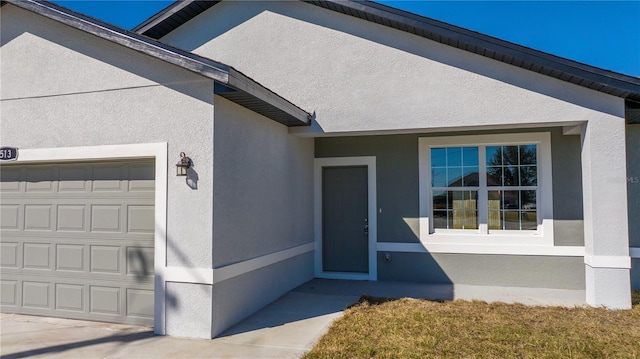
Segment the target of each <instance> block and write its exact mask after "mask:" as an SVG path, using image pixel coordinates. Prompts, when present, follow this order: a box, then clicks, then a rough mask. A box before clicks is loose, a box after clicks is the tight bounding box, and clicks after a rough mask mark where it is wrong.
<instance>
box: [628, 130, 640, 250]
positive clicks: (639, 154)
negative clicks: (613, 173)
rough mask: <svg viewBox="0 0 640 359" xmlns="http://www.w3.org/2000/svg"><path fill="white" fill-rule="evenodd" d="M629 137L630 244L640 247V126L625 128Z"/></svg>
mask: <svg viewBox="0 0 640 359" xmlns="http://www.w3.org/2000/svg"><path fill="white" fill-rule="evenodd" d="M625 132H626V137H627V196H628V202H627V204H628V207H629V209H628V210H629V243H630V244H631V247H640V221H638V217H639V216H640V124H635V125H627V126H626V127H625Z"/></svg>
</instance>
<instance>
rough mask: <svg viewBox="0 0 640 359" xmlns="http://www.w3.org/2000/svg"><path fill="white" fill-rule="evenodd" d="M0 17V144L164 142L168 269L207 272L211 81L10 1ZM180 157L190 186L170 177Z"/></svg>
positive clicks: (44, 145) (50, 145) (24, 146)
mask: <svg viewBox="0 0 640 359" xmlns="http://www.w3.org/2000/svg"><path fill="white" fill-rule="evenodd" d="M1 21H2V32H1V35H0V36H1V44H2V45H1V46H2V51H1V52H0V61H1V64H0V66H1V71H0V74H1V75H0V76H1V78H0V82H1V83H2V86H1V89H0V98H1V99H2V102H1V105H2V121H1V123H0V133H1V134H2V144H3V145H9V146H15V147H18V148H22V149H33V148H54V147H75V146H96V145H114V144H134V143H157V142H167V143H168V154H169V161H168V162H169V163H168V173H169V174H170V175H169V177H168V183H167V185H168V193H167V208H168V211H167V233H166V234H167V263H168V265H173V266H187V267H201V268H211V250H212V246H211V237H212V230H211V228H212V217H213V215H212V206H211V198H212V197H213V186H212V183H213V181H212V172H213V171H212V170H213V168H212V163H213V158H212V153H213V106H212V101H213V83H212V81H211V80H209V79H206V78H203V77H201V76H198V75H195V74H193V73H191V72H188V71H186V70H183V69H180V68H178V67H176V66H173V65H169V64H166V63H164V62H162V61H159V60H155V59H152V58H150V57H148V56H145V55H142V54H140V53H137V52H135V51H132V50H128V49H126V48H124V47H121V46H119V45H115V44H113V43H110V42H107V41H105V40H102V39H99V38H97V37H95V36H92V35H89V34H86V33H83V32H81V31H78V30H75V29H72V28H70V27H67V26H65V25H62V24H59V23H57V22H55V21H52V20H48V19H45V18H43V17H41V16H39V15H36V14H33V13H31V12H28V11H25V10H21V9H18V8H16V7H13V6H11V5H5V6H3V7H2V13H1ZM181 151H184V152H186V153H187V154H188V155H189V156H191V158H192V159H193V161H194V163H195V168H194V169H195V170H196V171H197V173H198V176H199V182H198V189H197V190H192V189H190V188H189V187H188V186H187V185H186V184H185V181H184V178H183V177H176V176H174V175H172V174H173V173H175V166H174V164H175V162H177V161H178V159H179V157H178V155H179V153H180V152H181Z"/></svg>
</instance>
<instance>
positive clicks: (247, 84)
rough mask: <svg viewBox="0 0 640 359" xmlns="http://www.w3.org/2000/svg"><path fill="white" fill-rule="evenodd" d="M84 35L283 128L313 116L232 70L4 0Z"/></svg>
mask: <svg viewBox="0 0 640 359" xmlns="http://www.w3.org/2000/svg"><path fill="white" fill-rule="evenodd" d="M5 3H10V4H12V5H13V6H16V7H19V8H21V9H24V10H28V11H31V12H34V13H36V14H39V15H42V16H44V17H46V18H48V19H51V20H55V21H57V22H60V23H62V24H65V25H67V26H70V27H72V28H75V29H78V30H81V31H83V32H85V33H89V34H92V35H95V36H97V37H99V38H102V39H105V40H107V41H110V42H112V43H115V44H118V45H121V46H124V47H126V48H129V49H132V50H134V51H137V52H140V53H143V54H146V55H148V56H151V57H153V58H156V59H160V60H162V61H164V62H167V63H170V64H173V65H176V66H178V67H181V68H184V69H186V70H189V71H191V72H195V73H197V74H199V75H202V76H204V77H207V78H209V79H212V80H213V81H214V82H215V86H214V93H215V94H217V95H220V96H222V97H224V98H227V99H228V100H230V101H233V102H235V103H237V104H239V105H241V106H243V107H246V108H248V109H250V110H252V111H254V112H257V113H259V114H261V115H264V116H266V117H268V118H270V119H272V120H274V121H277V122H280V123H282V124H284V125H286V126H304V125H309V124H310V123H311V118H312V115H311V114H309V113H308V112H306V111H304V110H303V109H301V108H299V107H297V106H296V105H294V104H293V103H291V102H289V101H287V100H286V99H284V98H283V97H281V96H279V95H278V94H276V93H274V92H273V91H271V90H269V89H267V88H266V87H264V86H262V85H260V84H259V83H257V82H256V81H254V80H252V79H251V78H249V77H248V76H245V75H244V74H242V73H241V72H239V71H237V70H236V69H234V68H233V67H230V66H227V65H225V64H223V63H220V62H216V61H213V60H211V59H208V58H205V57H202V56H199V55H196V54H193V53H191V52H187V51H184V50H180V49H178V48H175V47H171V46H168V45H166V44H163V43H160V42H158V41H156V40H153V39H150V38H148V37H146V36H142V35H140V34H136V33H134V32H131V31H128V30H125V29H122V28H120V27H117V26H114V25H111V24H108V23H105V22H102V21H100V20H97V19H94V18H91V17H88V16H85V15H82V14H79V13H76V12H74V11H71V10H69V9H67V8H64V7H62V6H59V5H57V4H54V3H51V2H48V1H38V0H4V1H2V2H1V3H0V5H4V4H5Z"/></svg>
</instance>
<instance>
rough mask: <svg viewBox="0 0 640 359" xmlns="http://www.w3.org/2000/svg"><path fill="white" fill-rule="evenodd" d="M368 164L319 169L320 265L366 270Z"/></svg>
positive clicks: (336, 269)
mask: <svg viewBox="0 0 640 359" xmlns="http://www.w3.org/2000/svg"><path fill="white" fill-rule="evenodd" d="M367 182H368V181H367V167H366V166H352V167H324V168H323V169H322V269H323V271H325V272H351V273H368V272H369V229H368V228H369V227H368V218H367V212H368V201H367Z"/></svg>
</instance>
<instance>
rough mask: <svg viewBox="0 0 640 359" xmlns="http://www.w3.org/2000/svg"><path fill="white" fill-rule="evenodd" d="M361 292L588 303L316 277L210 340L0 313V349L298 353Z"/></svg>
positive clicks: (8, 353) (533, 292) (14, 353)
mask: <svg viewBox="0 0 640 359" xmlns="http://www.w3.org/2000/svg"><path fill="white" fill-rule="evenodd" d="M363 294H368V295H372V296H377V297H388V298H400V297H412V298H429V299H441V300H451V299H482V300H487V301H504V302H520V303H526V304H535V305H568V306H573V305H580V304H581V303H584V291H566V290H557V289H546V290H540V289H526V288H500V287H474V286H455V287H454V286H453V285H424V284H420V283H406V282H368V281H344V280H326V279H314V280H311V281H309V282H307V283H305V284H303V285H301V286H299V287H298V288H296V289H294V290H293V291H291V292H289V293H287V294H285V295H284V296H282V297H281V298H279V299H278V300H276V301H275V302H273V303H272V304H270V305H268V306H266V307H265V308H263V309H262V310H260V311H258V312H257V313H256V314H254V315H252V316H250V317H249V318H247V319H245V320H244V321H242V322H240V323H239V324H237V325H236V326H234V327H231V328H230V329H229V330H227V331H226V332H224V333H223V334H222V335H221V336H219V337H218V338H215V339H211V340H209V339H206V340H205V339H182V338H175V337H166V336H154V335H153V330H152V329H151V328H148V327H139V326H130V325H119V324H110V323H99V322H86V321H79V320H67V319H56V318H46V317H34V316H26V315H15V314H0V355H1V356H2V358H6V359H18V358H27V357H29V358H32V357H47V358H65V359H66V358H83V359H84V358H87V359H90V358H159V359H160V358H299V357H300V356H302V355H303V354H304V353H305V352H307V351H308V350H310V349H311V348H312V347H313V345H314V344H315V343H316V341H317V340H318V339H319V338H320V337H321V336H322V335H324V334H325V333H326V331H327V330H328V328H329V326H330V325H331V323H332V322H333V321H334V320H335V319H336V318H339V317H340V316H341V315H342V312H343V310H344V309H345V308H346V307H348V306H349V305H351V304H353V303H354V302H355V301H357V300H358V298H359V297H360V296H361V295H363ZM541 297H542V298H545V297H546V298H547V299H546V300H544V299H542V300H541V299H540V298H541Z"/></svg>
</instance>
